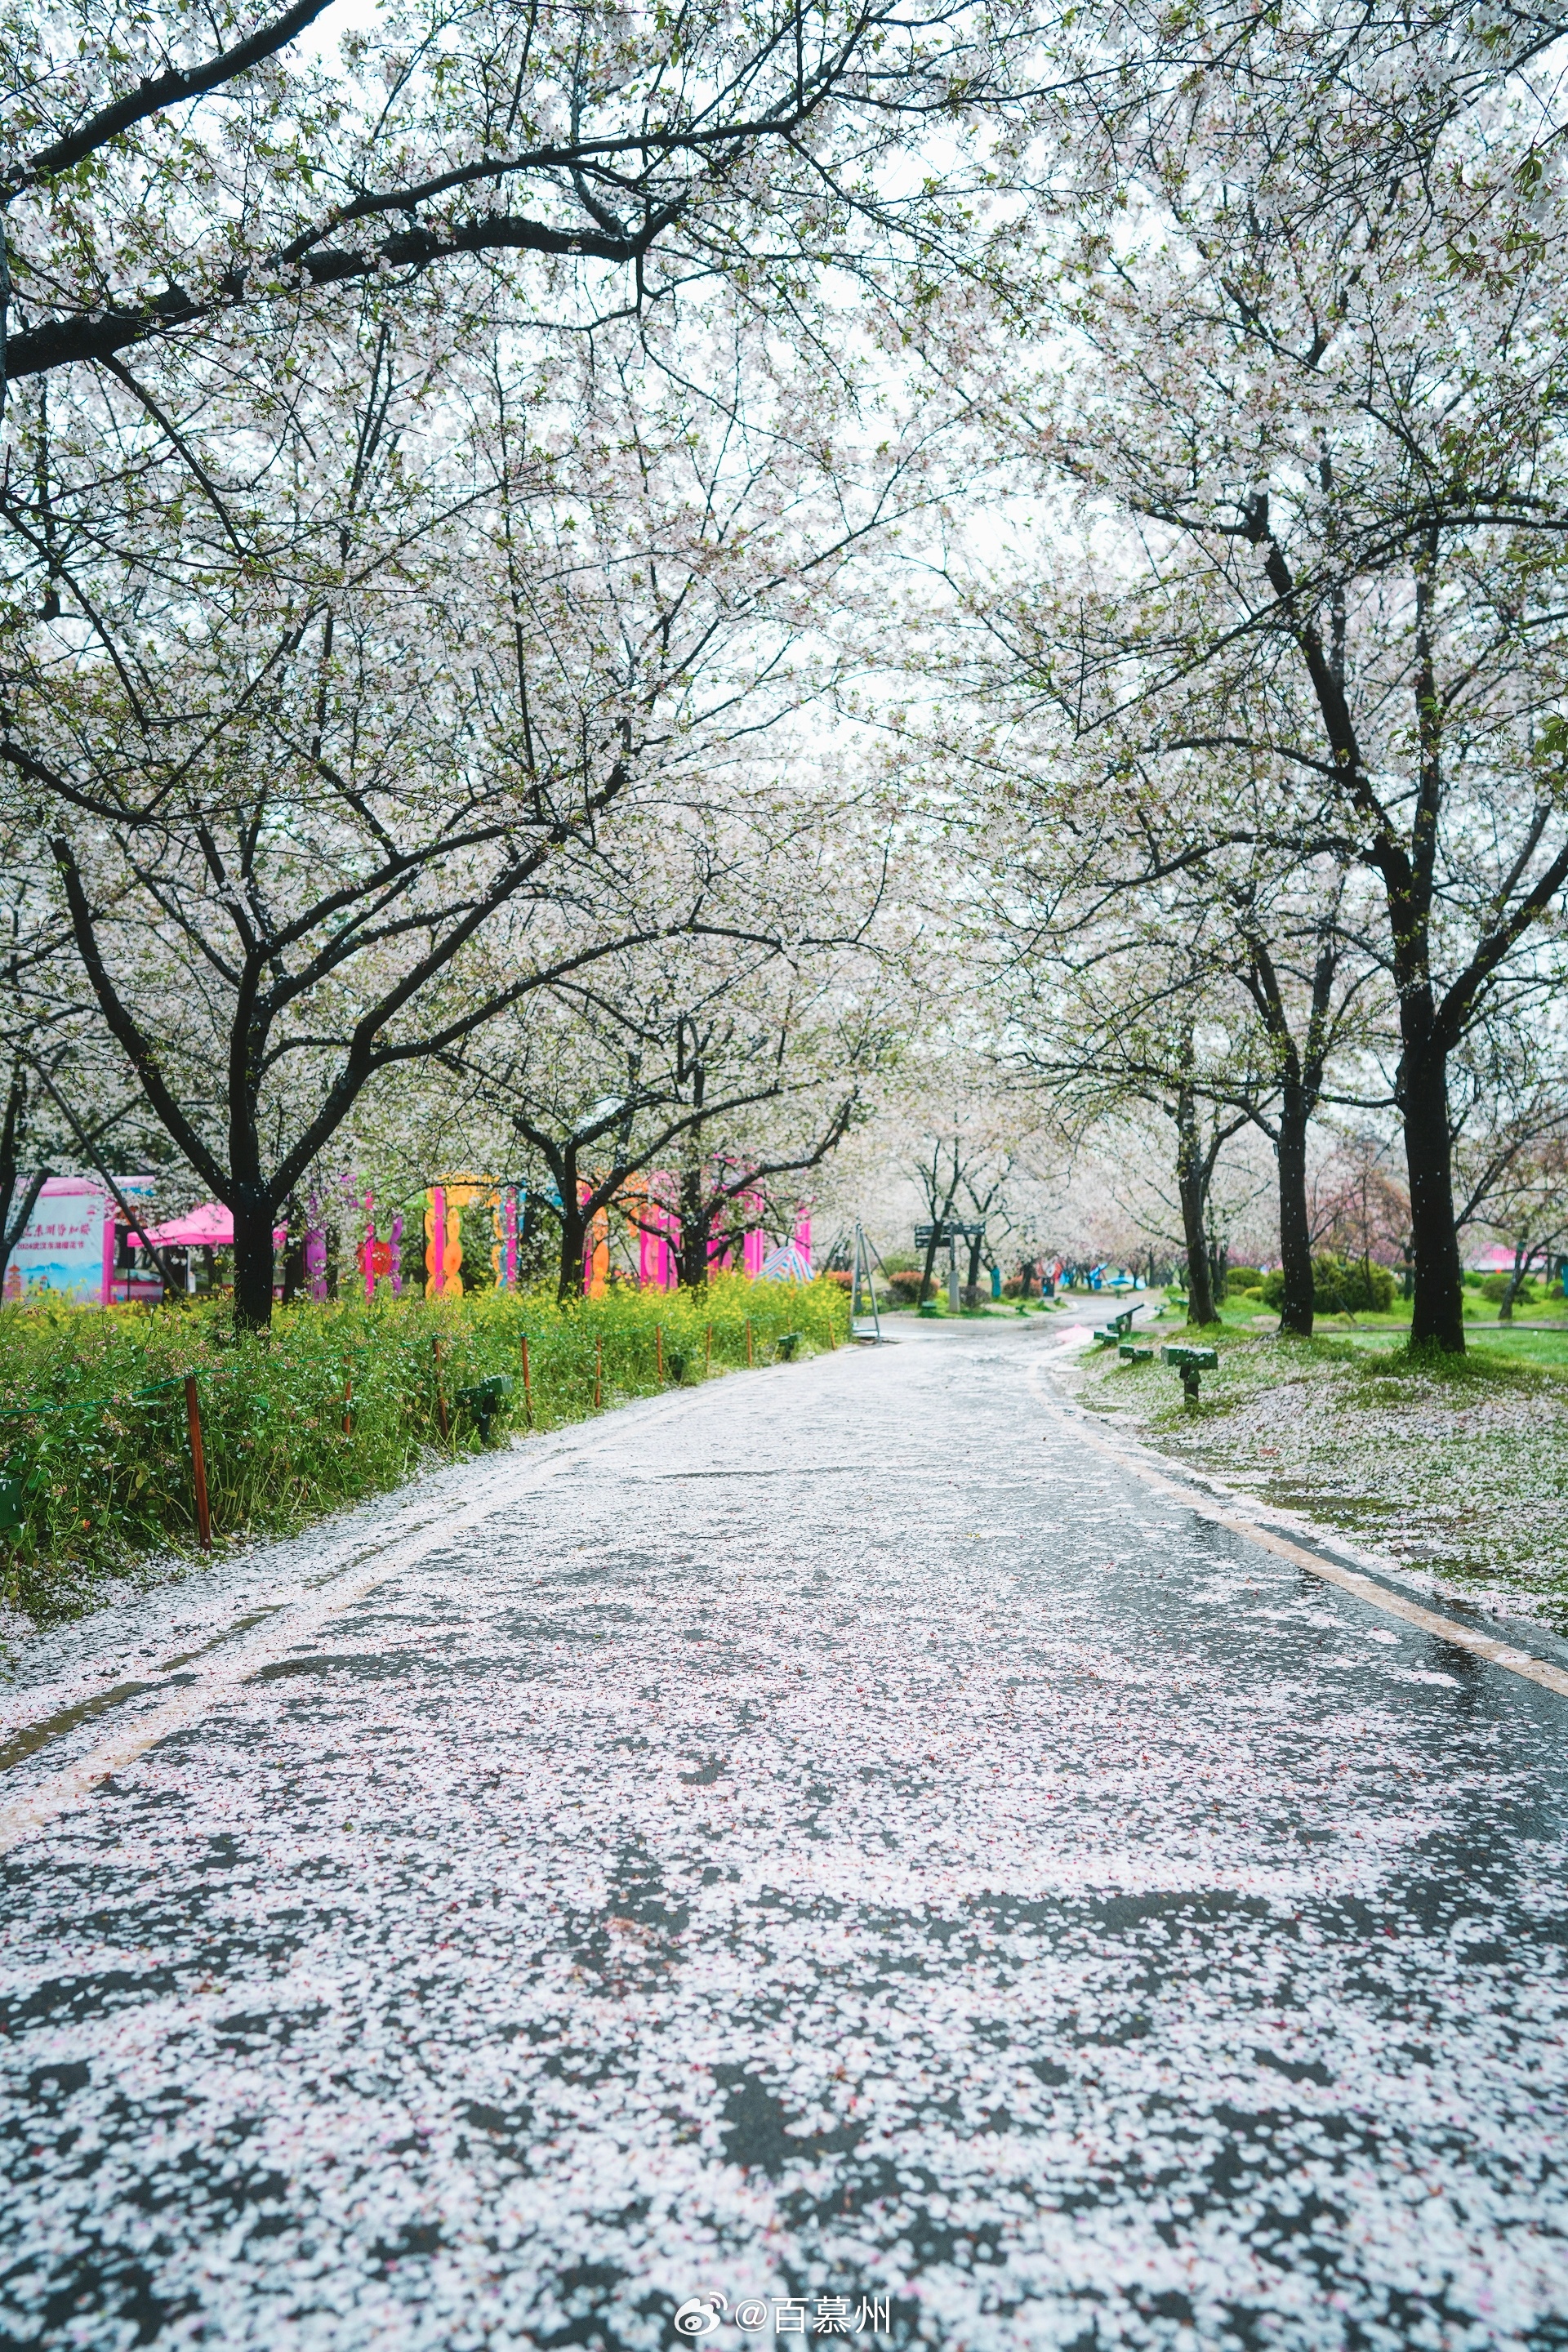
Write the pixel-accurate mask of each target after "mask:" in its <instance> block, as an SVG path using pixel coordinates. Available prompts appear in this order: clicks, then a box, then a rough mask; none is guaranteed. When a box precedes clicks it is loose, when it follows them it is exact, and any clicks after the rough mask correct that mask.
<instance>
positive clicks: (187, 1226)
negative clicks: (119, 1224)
mask: <svg viewBox="0 0 1568 2352" xmlns="http://www.w3.org/2000/svg"><path fill="white" fill-rule="evenodd" d="M147 1237H148V1239H149V1241H154V1242H157V1243H158V1244H160V1245H161V1246H164V1247H167V1248H169V1249H227V1248H229V1247H230V1246H231V1245H232V1244H233V1241H234V1217H233V1213H232V1212H231V1211H229V1210H227V1209H226V1208H225V1207H224V1206H223V1204H222V1202H219V1201H204V1202H202V1205H201V1207H200V1208H199V1209H192V1210H190V1211H189V1212H188V1213H186V1214H185V1215H184V1216H183V1217H171V1218H170V1219H169V1222H168V1223H167V1224H166V1225H150V1226H149V1227H148V1232H147ZM131 1238H132V1242H134V1241H135V1240H136V1239H137V1235H136V1234H132V1236H131ZM288 1238H289V1228H288V1226H287V1225H275V1226H274V1227H273V1230H272V1246H273V1248H274V1249H279V1248H281V1247H282V1244H284V1243H285V1242H286V1241H287V1240H288Z"/></svg>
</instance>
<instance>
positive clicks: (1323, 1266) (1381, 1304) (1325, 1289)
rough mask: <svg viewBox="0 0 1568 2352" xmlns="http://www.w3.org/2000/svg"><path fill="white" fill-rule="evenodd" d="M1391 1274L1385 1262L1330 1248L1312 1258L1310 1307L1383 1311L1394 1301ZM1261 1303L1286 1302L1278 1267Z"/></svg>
mask: <svg viewBox="0 0 1568 2352" xmlns="http://www.w3.org/2000/svg"><path fill="white" fill-rule="evenodd" d="M1263 1303H1264V1305H1265V1306H1266V1307H1282V1306H1283V1305H1284V1304H1285V1277H1284V1276H1283V1275H1282V1274H1281V1273H1280V1272H1279V1269H1278V1268H1276V1269H1275V1271H1274V1272H1273V1273H1272V1274H1271V1275H1269V1276H1268V1278H1267V1279H1266V1280H1265V1282H1264V1285H1263ZM1393 1304H1394V1276H1392V1275H1391V1274H1390V1272H1389V1271H1388V1268H1387V1267H1386V1266H1385V1265H1376V1264H1375V1263H1373V1264H1371V1265H1368V1264H1365V1263H1364V1262H1363V1260H1362V1259H1361V1258H1359V1257H1351V1258H1344V1257H1336V1256H1335V1255H1334V1253H1333V1252H1332V1251H1331V1250H1325V1251H1324V1252H1323V1254H1322V1255H1321V1256H1320V1257H1315V1258H1314V1259H1313V1260H1312V1310H1313V1312H1314V1314H1317V1315H1342V1314H1345V1313H1347V1312H1348V1313H1350V1314H1352V1315H1386V1314H1387V1313H1388V1310H1389V1308H1390V1307H1392V1306H1393Z"/></svg>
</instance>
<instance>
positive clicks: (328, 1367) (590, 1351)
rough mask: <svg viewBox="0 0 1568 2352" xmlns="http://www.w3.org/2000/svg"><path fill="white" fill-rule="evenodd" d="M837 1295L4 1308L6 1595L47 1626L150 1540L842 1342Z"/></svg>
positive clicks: (294, 1523) (352, 1492)
mask: <svg viewBox="0 0 1568 2352" xmlns="http://www.w3.org/2000/svg"><path fill="white" fill-rule="evenodd" d="M847 1337H848V1307H847V1299H846V1297H845V1294H844V1292H843V1290H842V1289H841V1288H840V1287H839V1286H837V1285H834V1284H832V1283H829V1282H826V1281H818V1282H814V1283H811V1284H808V1285H795V1284H784V1283H763V1282H747V1281H744V1280H742V1279H741V1278H740V1277H737V1276H721V1277H720V1278H719V1279H718V1280H716V1281H715V1282H714V1283H712V1284H711V1285H710V1287H709V1289H708V1290H707V1291H706V1292H705V1293H702V1294H692V1293H683V1292H663V1293H658V1292H648V1291H632V1290H626V1291H613V1292H611V1293H610V1294H609V1295H608V1296H607V1297H605V1298H603V1299H584V1300H583V1301H582V1302H580V1303H574V1304H573V1305H571V1306H570V1307H559V1306H557V1305H556V1303H555V1301H554V1300H553V1298H552V1297H549V1296H548V1295H543V1294H538V1293H534V1294H528V1293H523V1294H518V1293H515V1292H513V1293H507V1292H494V1291H480V1292H476V1293H472V1294H470V1295H468V1297H462V1298H436V1299H430V1300H421V1299H414V1298H410V1299H394V1298H383V1299H377V1300H375V1301H374V1302H371V1301H363V1300H360V1301H341V1302H336V1303H333V1304H331V1305H327V1306H321V1305H316V1304H310V1303H307V1304H301V1305H298V1306H294V1307H286V1308H279V1310H278V1312H277V1314H276V1315H275V1317H274V1318H273V1324H272V1328H271V1329H270V1331H268V1332H266V1333H259V1334H249V1333H237V1332H236V1331H235V1329H234V1328H233V1325H232V1322H231V1321H230V1319H229V1317H228V1314H227V1312H226V1308H225V1307H222V1306H220V1305H218V1304H216V1303H214V1304H212V1305H206V1304H196V1305H195V1306H181V1307H163V1308H157V1309H152V1310H149V1309H147V1308H138V1307H110V1308H109V1309H107V1310H96V1309H75V1310H72V1309H60V1310H57V1311H52V1312H51V1311H49V1310H47V1309H45V1310H37V1309H32V1308H26V1309H23V1308H16V1309H12V1310H7V1311H5V1312H4V1313H0V1597H3V1598H4V1599H5V1601H6V1602H7V1603H8V1604H9V1605H10V1606H11V1607H12V1608H14V1609H22V1610H25V1611H26V1612H27V1613H28V1614H29V1615H31V1616H33V1617H35V1618H39V1619H46V1618H48V1617H50V1616H58V1615H62V1614H68V1613H70V1612H72V1611H73V1610H76V1609H79V1608H80V1607H82V1606H85V1605H87V1604H88V1603H89V1601H90V1600H91V1598H92V1590H93V1587H94V1586H95V1585H97V1584H99V1583H100V1582H101V1580H103V1579H104V1578H105V1577H108V1576H113V1575H122V1574H125V1573H126V1572H127V1571H133V1570H134V1569H135V1567H136V1565H137V1564H138V1563H139V1562H142V1561H145V1560H146V1559H148V1558H149V1557H150V1556H151V1555H153V1554H155V1553H160V1552H162V1553H167V1552H169V1551H170V1550H174V1551H186V1550H192V1549H196V1548H198V1547H200V1546H204V1545H205V1544H207V1543H209V1542H212V1541H218V1542H222V1541H223V1540H225V1539H226V1538H235V1537H238V1536H260V1535H285V1534H290V1533H293V1532H295V1531H296V1530H298V1529H299V1528H303V1527H305V1526H308V1525H309V1523H310V1521H311V1520H312V1519H313V1518H316V1517H320V1516H321V1514H322V1513H323V1512H325V1511H329V1510H331V1509H333V1508H334V1507H338V1506H339V1505H342V1504H345V1503H352V1502H356V1501H360V1500H362V1499H363V1498H364V1497H366V1496H371V1495H376V1494H384V1493H386V1492H387V1491H388V1490H389V1489H391V1488H392V1487H395V1486H399V1485H401V1484H402V1483H403V1482H404V1481H405V1479H407V1478H409V1477H410V1476H412V1475H414V1473H415V1471H416V1469H418V1468H419V1467H420V1466H421V1465H422V1464H424V1463H426V1462H428V1461H431V1460H438V1459H446V1460H455V1459H458V1458H459V1457H461V1456H462V1455H464V1454H473V1453H476V1452H478V1451H479V1450H480V1449H481V1448H482V1447H483V1446H485V1445H486V1444H495V1443H497V1442H498V1441H499V1440H500V1439H501V1438H503V1437H504V1436H505V1435H506V1434H507V1433H510V1431H511V1430H513V1429H521V1428H524V1427H532V1428H535V1429H542V1430H543V1429H553V1428H558V1427H560V1426H562V1425H563V1424H564V1423H569V1422H574V1421H580V1420H583V1419H584V1418H585V1417H586V1416H587V1415H589V1414H590V1413H592V1412H595V1411H604V1410H607V1409H608V1408H609V1407H611V1406H613V1405H615V1404H616V1403H619V1402H624V1401H626V1399H629V1398H632V1397H637V1396H648V1395H652V1394H655V1393H657V1392H658V1391H660V1390H663V1389H668V1388H672V1387H678V1386H689V1385H691V1384H693V1383H695V1382H698V1381H703V1380H705V1379H708V1378H710V1377H712V1376H713V1375H715V1374H718V1373H720V1372H722V1371H728V1370H734V1369H739V1368H742V1367H743V1366H745V1365H747V1364H753V1365H762V1364H767V1363H773V1362H779V1361H783V1360H787V1359H789V1358H791V1357H794V1356H796V1355H802V1354H807V1353H812V1352H815V1351H816V1350H818V1349H828V1348H833V1347H837V1346H842V1345H843V1344H844V1342H845V1341H846V1339H847Z"/></svg>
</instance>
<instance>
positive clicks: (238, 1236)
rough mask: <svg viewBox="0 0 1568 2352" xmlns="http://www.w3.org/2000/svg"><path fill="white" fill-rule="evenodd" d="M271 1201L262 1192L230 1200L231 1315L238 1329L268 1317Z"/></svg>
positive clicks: (257, 1327) (264, 1324)
mask: <svg viewBox="0 0 1568 2352" xmlns="http://www.w3.org/2000/svg"><path fill="white" fill-rule="evenodd" d="M272 1214H273V1211H272V1203H271V1202H270V1201H269V1200H268V1198H267V1196H266V1194H265V1193H263V1194H262V1195H261V1197H260V1198H259V1199H258V1198H257V1196H256V1195H255V1194H254V1193H247V1194H240V1195H237V1197H236V1199H235V1202H234V1319H235V1322H236V1323H237V1325H238V1327H239V1328H240V1329H241V1330H242V1331H265V1330H266V1329H267V1328H268V1325H269V1324H270V1322H271V1320H272Z"/></svg>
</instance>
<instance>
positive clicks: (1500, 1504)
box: [1075, 1321, 1568, 1633]
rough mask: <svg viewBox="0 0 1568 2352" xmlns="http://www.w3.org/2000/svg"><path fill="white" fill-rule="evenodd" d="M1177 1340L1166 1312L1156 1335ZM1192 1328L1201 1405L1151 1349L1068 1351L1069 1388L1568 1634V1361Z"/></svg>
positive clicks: (1460, 1593) (1157, 1436) (1470, 1595)
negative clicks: (1071, 1357) (1141, 1355)
mask: <svg viewBox="0 0 1568 2352" xmlns="http://www.w3.org/2000/svg"><path fill="white" fill-rule="evenodd" d="M1184 1336H1185V1335H1184V1333H1183V1331H1182V1329H1181V1327H1180V1326H1179V1325H1178V1324H1177V1323H1175V1322H1174V1321H1171V1322H1169V1323H1166V1324H1164V1325H1163V1326H1160V1327H1157V1328H1156V1331H1155V1334H1154V1337H1155V1339H1156V1340H1158V1339H1160V1338H1166V1339H1181V1338H1183V1337H1184ZM1203 1336H1204V1339H1205V1343H1212V1344H1213V1345H1214V1346H1215V1348H1216V1349H1217V1350H1218V1352H1219V1358H1220V1368H1219V1370H1218V1371H1217V1372H1205V1374H1204V1375H1203V1393H1202V1397H1201V1400H1200V1402H1198V1403H1197V1404H1195V1405H1191V1404H1187V1403H1185V1402H1184V1400H1183V1397H1182V1391H1181V1387H1180V1384H1179V1381H1178V1380H1177V1377H1176V1375H1175V1373H1174V1372H1173V1371H1171V1370H1167V1369H1166V1368H1165V1367H1164V1366H1163V1365H1162V1364H1160V1363H1159V1362H1158V1360H1156V1361H1154V1362H1153V1363H1151V1364H1137V1365H1130V1364H1123V1363H1121V1362H1119V1361H1118V1360H1117V1359H1116V1358H1115V1356H1114V1355H1112V1354H1109V1353H1102V1354H1099V1355H1091V1356H1088V1357H1085V1358H1083V1359H1081V1360H1080V1361H1079V1366H1078V1369H1077V1373H1076V1376H1075V1387H1076V1393H1077V1398H1078V1402H1079V1403H1080V1404H1083V1405H1085V1406H1088V1407H1089V1409H1090V1410H1092V1411H1093V1412H1097V1413H1100V1414H1102V1415H1104V1416H1105V1418H1106V1419H1107V1420H1109V1421H1110V1422H1113V1423H1116V1424H1117V1425H1118V1426H1119V1427H1121V1428H1123V1429H1125V1430H1126V1431H1127V1433H1129V1435H1131V1436H1135V1437H1137V1438H1140V1439H1142V1441H1143V1442H1145V1443H1147V1444H1150V1445H1152V1446H1154V1447H1157V1448H1158V1450H1159V1451H1160V1452H1161V1453H1163V1454H1170V1455H1172V1456H1173V1457H1174V1458H1176V1459H1178V1460H1181V1461H1184V1462H1187V1463H1190V1464H1191V1465H1193V1466H1194V1468H1195V1469H1200V1470H1204V1471H1206V1472H1209V1473H1211V1474H1212V1475H1215V1477H1218V1478H1222V1479H1223V1480H1224V1481H1225V1483H1226V1485H1227V1486H1232V1487H1237V1488H1239V1489H1241V1490H1242V1491H1244V1492H1246V1493H1248V1494H1252V1495H1256V1496H1258V1498H1259V1499H1260V1500H1262V1501H1265V1502H1269V1503H1273V1504H1276V1505H1279V1506H1280V1507H1283V1508H1285V1509H1288V1510H1292V1511H1299V1512H1302V1513H1304V1514H1306V1515H1307V1516H1309V1517H1311V1518H1314V1519H1316V1520H1318V1521H1320V1522H1321V1524H1322V1525H1324V1526H1325V1527H1332V1528H1341V1529H1342V1530H1343V1531H1344V1532H1345V1533H1346V1534H1348V1535H1350V1536H1352V1537H1353V1538H1356V1539H1357V1540H1358V1541H1360V1542H1362V1543H1364V1544H1366V1545H1367V1546H1368V1547H1369V1548H1373V1549H1377V1550H1380V1551H1382V1552H1384V1553H1385V1554H1387V1555H1389V1556H1390V1557H1392V1558H1394V1559H1397V1560H1400V1561H1401V1562H1403V1563H1405V1564H1406V1565H1408V1566H1410V1567H1415V1568H1420V1569H1423V1570H1427V1571H1429V1572H1430V1573H1431V1574H1432V1575H1433V1576H1434V1577H1435V1578H1436V1580H1437V1582H1438V1583H1439V1585H1442V1586H1447V1588H1448V1589H1450V1590H1451V1591H1452V1592H1453V1593H1454V1594H1455V1595H1456V1596H1457V1597H1459V1598H1463V1599H1468V1600H1473V1601H1485V1600H1487V1599H1489V1598H1490V1599H1493V1600H1495V1601H1497V1602H1499V1603H1500V1604H1501V1605H1504V1606H1512V1607H1517V1606H1518V1605H1519V1603H1520V1602H1521V1601H1526V1602H1527V1603H1528V1604H1529V1608H1530V1612H1531V1614H1534V1615H1538V1616H1539V1617H1540V1618H1541V1619H1542V1622H1545V1623H1547V1624H1549V1625H1551V1626H1552V1628H1553V1630H1555V1631H1556V1632H1559V1633H1568V1370H1565V1369H1560V1368H1559V1367H1558V1365H1557V1364H1555V1363H1548V1362H1542V1361H1541V1360H1538V1359H1536V1358H1527V1357H1526V1356H1525V1354H1524V1352H1523V1350H1522V1349H1520V1350H1519V1352H1517V1353H1516V1352H1515V1351H1514V1350H1513V1349H1511V1348H1509V1349H1506V1350H1505V1349H1504V1348H1503V1347H1501V1346H1493V1345H1486V1346H1484V1347H1478V1348H1473V1349H1472V1350H1471V1352H1470V1353H1469V1354H1468V1355H1467V1356H1463V1357H1458V1358H1440V1359H1436V1360H1433V1359H1431V1358H1427V1357H1416V1358H1412V1357H1411V1356H1410V1354H1409V1353H1408V1351H1407V1350H1406V1349H1405V1348H1403V1347H1396V1346H1394V1345H1391V1344H1390V1342H1389V1341H1388V1340H1387V1339H1384V1341H1383V1343H1382V1344H1381V1345H1377V1344H1374V1343H1373V1341H1372V1340H1371V1339H1370V1338H1368V1337H1366V1336H1363V1335H1359V1334H1358V1335H1357V1336H1356V1337H1354V1338H1350V1337H1346V1338H1340V1337H1335V1338H1332V1339H1307V1340H1302V1339H1279V1338H1278V1337H1276V1336H1275V1335H1273V1334H1272V1333H1268V1334H1264V1333H1261V1332H1258V1331H1256V1330H1254V1329H1250V1328H1237V1326H1234V1325H1227V1326H1226V1327H1224V1328H1219V1329H1218V1330H1215V1329H1213V1328H1211V1329H1210V1330H1208V1331H1205V1333H1204V1335H1203ZM1505 1336H1506V1335H1505ZM1521 1337H1522V1335H1521ZM1549 1344H1551V1343H1550V1342H1549Z"/></svg>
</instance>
